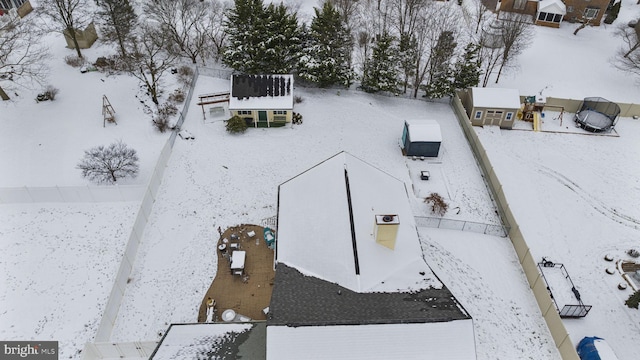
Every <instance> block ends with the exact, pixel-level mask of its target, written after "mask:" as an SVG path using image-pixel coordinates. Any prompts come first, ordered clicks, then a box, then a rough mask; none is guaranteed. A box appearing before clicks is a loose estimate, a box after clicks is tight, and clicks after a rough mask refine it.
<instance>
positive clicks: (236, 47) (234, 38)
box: [222, 0, 265, 74]
mask: <svg viewBox="0 0 640 360" xmlns="http://www.w3.org/2000/svg"><path fill="white" fill-rule="evenodd" d="M264 13H265V9H264V4H263V2H262V0H235V6H234V7H233V8H232V9H231V10H230V11H229V14H228V16H227V21H226V22H225V24H224V25H225V32H226V33H227V36H228V39H229V42H228V46H227V47H226V48H225V51H224V53H223V55H222V62H224V63H225V64H226V65H227V66H229V67H230V68H232V69H235V70H238V71H240V72H243V73H247V74H257V73H260V54H259V53H258V52H257V49H258V46H259V44H260V41H262V40H263V37H262V34H261V33H260V31H263V29H261V27H262V24H261V23H263V21H262V19H263V17H264Z"/></svg>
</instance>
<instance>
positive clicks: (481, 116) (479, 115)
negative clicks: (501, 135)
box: [461, 87, 521, 129]
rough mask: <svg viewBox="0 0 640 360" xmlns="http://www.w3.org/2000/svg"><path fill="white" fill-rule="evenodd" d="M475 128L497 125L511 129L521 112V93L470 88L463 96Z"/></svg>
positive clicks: (500, 89) (463, 102)
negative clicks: (519, 111)
mask: <svg viewBox="0 0 640 360" xmlns="http://www.w3.org/2000/svg"><path fill="white" fill-rule="evenodd" d="M461 100H462V104H463V106H464V108H465V110H466V111H467V116H469V119H470V120H471V125H473V126H484V125H497V126H500V128H502V129H511V128H512V127H513V123H514V121H515V120H516V117H517V114H518V110H520V107H521V105H520V93H519V92H518V90H515V89H502V88H477V87H475V88H470V89H467V90H464V91H463V92H462V95H461Z"/></svg>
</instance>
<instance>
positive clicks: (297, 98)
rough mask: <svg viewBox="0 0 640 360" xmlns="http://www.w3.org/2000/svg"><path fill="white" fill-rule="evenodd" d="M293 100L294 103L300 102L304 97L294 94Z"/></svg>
mask: <svg viewBox="0 0 640 360" xmlns="http://www.w3.org/2000/svg"><path fill="white" fill-rule="evenodd" d="M293 101H294V102H295V103H296V104H300V103H301V102H303V101H304V99H303V98H302V96H298V95H296V96H294V97H293Z"/></svg>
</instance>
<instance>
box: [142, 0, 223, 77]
mask: <svg viewBox="0 0 640 360" xmlns="http://www.w3.org/2000/svg"><path fill="white" fill-rule="evenodd" d="M209 11H210V8H209V6H208V4H207V3H205V2H203V1H199V0H154V1H151V2H149V3H147V6H146V7H145V13H147V14H148V15H149V16H150V17H151V18H152V19H154V20H156V21H158V22H159V23H160V26H161V27H162V30H163V31H164V32H166V33H167V34H168V35H169V42H168V43H167V45H168V50H169V51H171V52H173V53H175V54H178V55H181V56H186V57H188V58H189V59H191V61H192V62H193V63H194V64H195V63H196V61H197V59H198V57H202V56H203V55H204V53H205V52H207V50H208V48H209V40H210V39H211V38H210V37H209V36H207V35H208V34H207V33H208V29H207V27H206V25H207V19H208V18H209V14H208V12H209Z"/></svg>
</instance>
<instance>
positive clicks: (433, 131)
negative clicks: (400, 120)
mask: <svg viewBox="0 0 640 360" xmlns="http://www.w3.org/2000/svg"><path fill="white" fill-rule="evenodd" d="M405 122H406V123H407V125H409V136H410V137H411V141H412V142H420V141H424V142H441V141H442V132H441V131H440V124H438V122H437V121H435V120H405Z"/></svg>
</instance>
